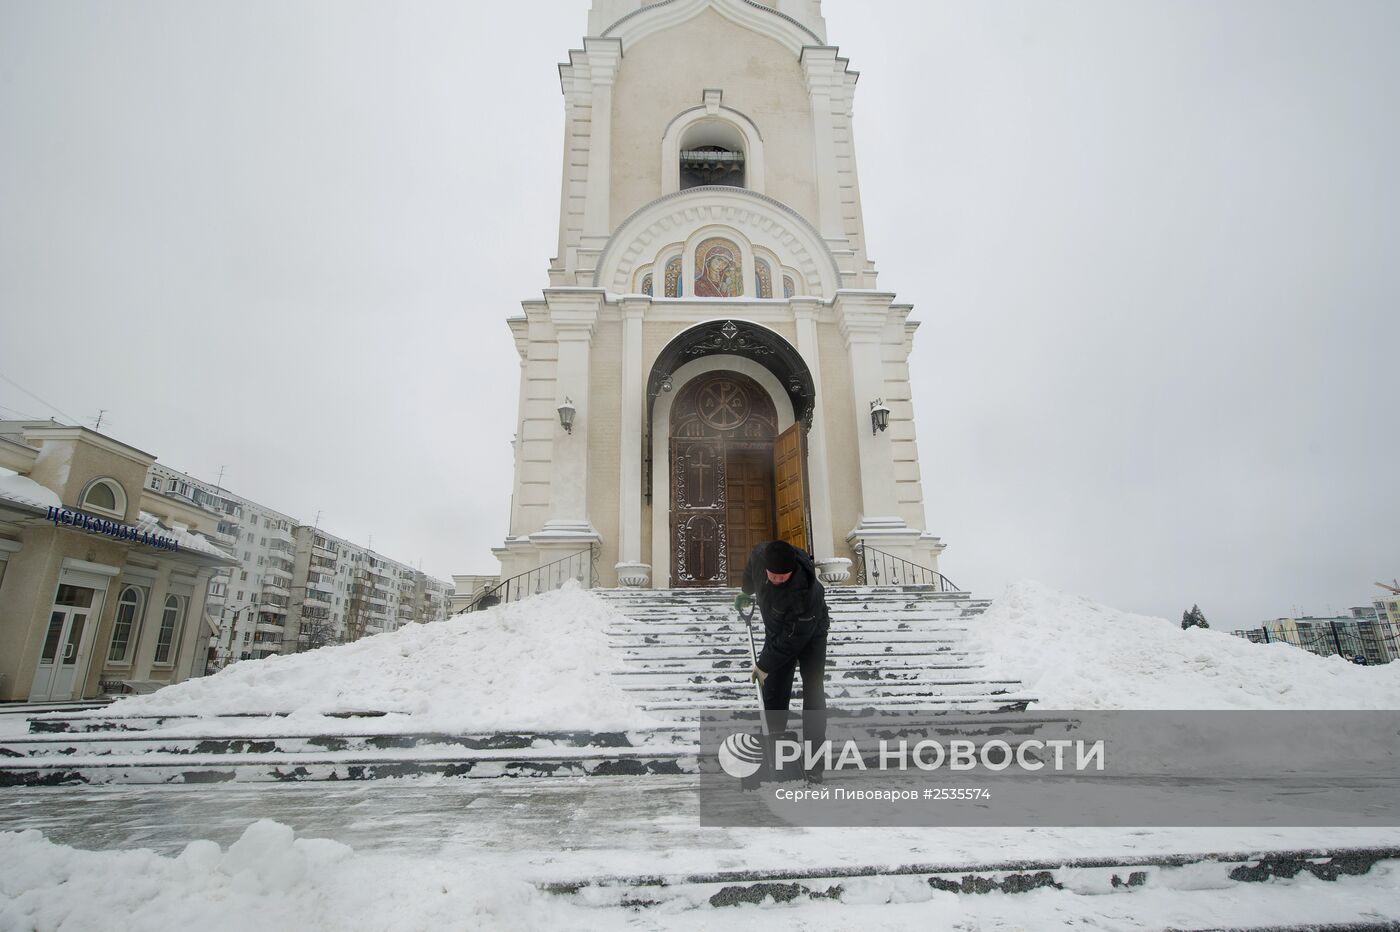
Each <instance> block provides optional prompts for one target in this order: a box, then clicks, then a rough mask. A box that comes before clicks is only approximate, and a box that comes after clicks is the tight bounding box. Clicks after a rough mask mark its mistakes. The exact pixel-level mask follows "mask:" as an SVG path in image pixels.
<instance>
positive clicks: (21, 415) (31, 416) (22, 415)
mask: <svg viewBox="0 0 1400 932" xmlns="http://www.w3.org/2000/svg"><path fill="white" fill-rule="evenodd" d="M0 411H8V412H10V413H11V414H12V415H14V416H15V417H17V418H19V419H20V420H22V421H42V420H43V418H41V417H39V416H38V415H34V414H26V413H25V412H23V411H20V410H18V409H17V408H11V407H8V406H6V405H0Z"/></svg>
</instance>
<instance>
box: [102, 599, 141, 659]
mask: <svg viewBox="0 0 1400 932" xmlns="http://www.w3.org/2000/svg"><path fill="white" fill-rule="evenodd" d="M140 617H141V592H140V590H138V589H137V588H136V587H135V586H127V587H126V588H125V589H123V590H122V595H121V598H120V599H118V600H117V622H116V624H114V625H113V626H112V647H111V649H109V650H108V651H107V661H108V662H109V663H126V662H127V653H128V652H129V651H130V650H131V641H132V637H131V635H132V632H133V630H134V629H135V627H136V619H138V618H140Z"/></svg>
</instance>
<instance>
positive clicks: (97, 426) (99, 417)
mask: <svg viewBox="0 0 1400 932" xmlns="http://www.w3.org/2000/svg"><path fill="white" fill-rule="evenodd" d="M106 413H107V409H106V408H98V409H97V423H96V424H93V425H92V429H93V430H101V429H102V418H103V416H104V415H105V414H106Z"/></svg>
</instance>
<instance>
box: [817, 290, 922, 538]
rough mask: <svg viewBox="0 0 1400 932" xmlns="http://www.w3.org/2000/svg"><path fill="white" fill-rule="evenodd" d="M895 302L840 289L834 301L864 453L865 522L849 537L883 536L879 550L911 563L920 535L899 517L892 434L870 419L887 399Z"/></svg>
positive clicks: (862, 511)
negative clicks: (886, 351)
mask: <svg viewBox="0 0 1400 932" xmlns="http://www.w3.org/2000/svg"><path fill="white" fill-rule="evenodd" d="M893 299H894V296H893V295H890V294H881V293H878V292H869V291H865V292H850V291H838V292H837V293H836V300H835V302H834V306H835V309H836V321H837V324H838V326H839V327H840V328H841V336H842V337H843V338H844V339H845V341H846V351H847V352H848V353H849V355H850V363H851V390H852V392H853V394H854V398H853V401H854V408H855V421H856V422H855V431H856V438H857V444H858V447H859V452H860V499H861V509H860V520H859V522H858V523H857V524H856V527H854V528H853V529H852V530H851V532H850V533H849V534H848V535H847V538H846V539H847V540H849V541H854V540H855V539H856V538H863V539H866V540H871V541H874V540H875V539H877V538H878V539H879V542H878V543H875V544H874V546H876V547H878V548H879V549H881V550H886V551H888V552H890V553H893V554H894V555H896V556H899V557H903V558H905V559H909V558H910V557H912V548H913V546H914V543H915V542H916V541H917V540H918V538H919V534H920V531H919V530H918V529H917V528H910V527H909V526H908V525H907V524H906V523H905V521H904V519H903V518H902V517H900V515H899V506H898V501H897V499H896V497H895V471H894V455H893V453H892V452H891V450H890V438H889V435H888V434H887V433H878V434H877V433H875V432H874V428H873V427H872V425H871V419H870V403H871V402H872V401H875V400H877V399H880V400H883V399H884V397H885V363H884V359H883V357H882V354H881V351H880V344H881V342H882V340H883V331H884V328H885V322H886V320H887V318H888V316H889V307H890V303H891V302H892V301H893Z"/></svg>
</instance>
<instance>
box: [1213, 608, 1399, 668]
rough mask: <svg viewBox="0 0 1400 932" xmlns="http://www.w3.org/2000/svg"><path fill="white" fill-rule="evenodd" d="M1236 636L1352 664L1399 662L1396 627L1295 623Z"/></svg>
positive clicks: (1320, 622)
mask: <svg viewBox="0 0 1400 932" xmlns="http://www.w3.org/2000/svg"><path fill="white" fill-rule="evenodd" d="M1231 633H1233V634H1234V635H1235V636H1236V637H1242V638H1245V639H1246V640H1249V641H1253V642H1255V643H1256V644H1272V643H1276V642H1281V643H1284V644H1289V645H1292V646H1293V647H1301V648H1302V649H1303V650H1306V651H1311V652H1312V653H1314V654H1317V655H1318V656H1320V657H1331V656H1339V657H1344V658H1346V659H1347V660H1350V661H1351V662H1352V663H1356V664H1364V665H1367V666H1374V665H1377V664H1382V663H1389V662H1391V661H1392V660H1396V659H1400V637H1397V633H1396V630H1395V628H1394V627H1392V626H1391V625H1388V624H1377V623H1375V622H1371V621H1358V622H1347V621H1344V620H1343V621H1334V620H1330V619H1329V620H1327V621H1319V622H1295V623H1294V624H1292V625H1290V626H1289V627H1286V628H1285V627H1280V626H1275V627H1273V628H1272V629H1271V628H1269V627H1263V628H1253V629H1250V630H1237V631H1234V632H1231Z"/></svg>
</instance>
